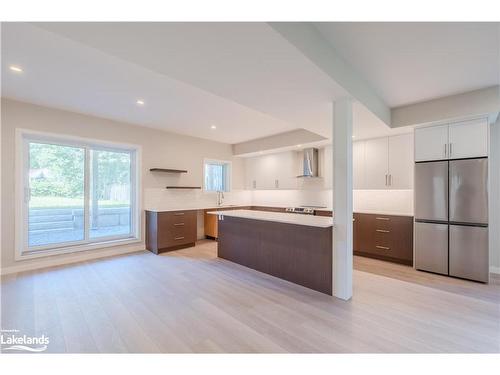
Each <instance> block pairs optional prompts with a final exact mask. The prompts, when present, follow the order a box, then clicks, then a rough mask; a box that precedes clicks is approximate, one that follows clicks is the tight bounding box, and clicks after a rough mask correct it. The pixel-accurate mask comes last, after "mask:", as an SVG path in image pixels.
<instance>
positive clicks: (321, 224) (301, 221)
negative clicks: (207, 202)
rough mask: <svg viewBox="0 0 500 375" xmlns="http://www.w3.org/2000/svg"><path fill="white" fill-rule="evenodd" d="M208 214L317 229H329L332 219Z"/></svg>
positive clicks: (249, 212) (265, 213)
mask: <svg viewBox="0 0 500 375" xmlns="http://www.w3.org/2000/svg"><path fill="white" fill-rule="evenodd" d="M208 214H211V215H220V216H228V217H236V218H242V219H251V220H261V221H272V222H276V223H284V224H295V225H304V226H309V227H318V228H329V227H332V226H333V218H331V217H325V216H314V215H302V214H293V213H282V212H269V211H254V210H226V211H210V212H208Z"/></svg>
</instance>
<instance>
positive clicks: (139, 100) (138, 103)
mask: <svg viewBox="0 0 500 375" xmlns="http://www.w3.org/2000/svg"><path fill="white" fill-rule="evenodd" d="M135 103H136V104H137V105H144V100H142V99H137V101H136V102H135Z"/></svg>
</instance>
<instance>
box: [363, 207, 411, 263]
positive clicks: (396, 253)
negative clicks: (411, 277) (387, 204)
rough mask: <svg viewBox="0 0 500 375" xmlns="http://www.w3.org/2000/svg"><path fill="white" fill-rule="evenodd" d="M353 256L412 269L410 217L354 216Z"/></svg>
mask: <svg viewBox="0 0 500 375" xmlns="http://www.w3.org/2000/svg"><path fill="white" fill-rule="evenodd" d="M353 236H354V237H353V250H354V255H361V256H366V257H370V258H375V259H382V260H388V261H391V262H396V263H401V264H407V265H410V266H411V265H413V217H412V216H395V215H377V214H363V213H355V214H354V222H353Z"/></svg>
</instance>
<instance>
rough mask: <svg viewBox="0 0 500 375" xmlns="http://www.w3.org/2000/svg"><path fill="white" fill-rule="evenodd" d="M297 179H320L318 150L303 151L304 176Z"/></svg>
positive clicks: (308, 149) (306, 149)
mask: <svg viewBox="0 0 500 375" xmlns="http://www.w3.org/2000/svg"><path fill="white" fill-rule="evenodd" d="M297 177H299V178H303V177H318V149H317V148H305V149H304V150H303V151H302V174H301V175H299V176H297Z"/></svg>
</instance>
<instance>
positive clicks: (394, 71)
mask: <svg viewBox="0 0 500 375" xmlns="http://www.w3.org/2000/svg"><path fill="white" fill-rule="evenodd" d="M470 25H472V26H467V25H465V26H464V25H463V24H459V25H442V24H440V25H432V26H430V25H428V24H418V25H412V24H410V25H406V24H399V26H397V24H315V26H316V27H318V29H319V30H320V31H321V32H322V33H323V34H324V35H325V36H326V37H327V38H328V40H329V42H330V43H333V44H334V45H335V49H336V50H337V51H339V52H340V53H342V54H344V57H345V58H346V59H347V60H348V61H349V62H350V63H351V64H352V65H354V66H355V67H356V68H357V69H359V71H360V72H361V73H362V74H363V75H365V78H366V79H367V80H368V81H369V82H370V83H371V84H372V85H373V87H374V88H375V89H376V90H377V91H378V92H379V93H380V94H381V96H382V97H383V98H384V99H385V100H386V101H387V103H388V104H390V105H399V104H404V103H408V102H413V101H422V100H426V99H429V98H431V97H437V96H442V95H447V94H450V93H456V92H461V91H467V90H469V89H475V88H479V87H484V86H489V85H493V84H496V83H498V75H497V77H496V81H495V80H494V77H493V76H494V74H493V70H495V69H494V68H493V65H494V64H495V56H494V51H495V48H493V47H492V45H491V43H493V42H494V41H495V38H494V36H493V37H492V35H491V32H492V30H494V29H495V27H498V25H493V24H481V25H477V24H470ZM474 25H475V26H474ZM495 35H496V37H497V38H498V34H495ZM374 36H375V37H374ZM459 40H463V41H464V42H463V45H461V44H460V43H459ZM497 45H498V43H497ZM427 48H428V50H427ZM471 55H472V56H471ZM496 58H498V51H497V56H496ZM11 64H14V65H20V66H22V67H23V69H24V72H23V73H22V74H14V73H12V72H10V71H9V69H8V67H9V65H11ZM469 72H474V74H469ZM496 72H497V73H498V63H497V70H496ZM345 95H348V94H347V93H346V92H345V90H343V89H342V88H341V87H339V86H338V84H336V82H334V81H333V79H332V78H331V77H329V76H328V75H327V74H325V73H324V72H322V71H321V70H320V69H318V67H317V66H316V65H314V64H313V63H312V62H311V61H310V60H309V59H308V58H306V57H305V56H304V55H303V54H302V53H301V52H299V50H297V49H296V48H295V47H294V46H292V45H291V44H290V43H289V42H288V41H286V40H285V39H284V38H283V37H282V36H281V35H280V34H278V33H277V32H276V31H275V30H274V29H273V28H272V27H270V26H269V25H267V24H266V23H42V24H27V23H8V24H5V23H4V24H2V96H6V97H11V98H15V99H19V100H23V101H27V102H33V103H36V104H41V105H46V106H51V107H56V108H62V109H67V110H72V111H76V112H82V113H88V114H92V115H96V116H101V117H105V118H110V119H115V120H119V121H125V122H129V123H134V124H138V125H144V126H148V127H154V128H159V129H164V130H169V131H174V132H178V133H182V134H187V135H193V136H198V137H202V138H207V139H212V140H217V141H221V142H226V143H239V142H244V141H247V140H250V139H255V138H260V137H264V136H267V135H272V134H277V133H281V132H285V131H289V130H293V129H297V128H304V129H307V130H309V131H312V132H316V133H318V134H320V135H322V136H325V137H330V135H331V122H332V118H331V102H332V101H333V100H334V99H335V98H337V97H342V96H345ZM139 98H140V99H143V100H145V102H146V105H145V106H143V107H139V106H137V105H136V104H135V101H136V100H137V99H139ZM211 125H216V126H217V129H216V130H211V129H210V126H211ZM409 130H410V129H408V128H402V129H397V130H393V129H390V128H388V127H387V126H386V125H385V124H384V123H382V122H381V121H380V120H378V119H377V118H376V117H375V116H374V115H373V114H372V113H371V112H369V111H368V110H367V109H366V108H365V107H363V106H362V105H361V104H360V103H355V105H354V135H355V137H356V138H357V139H361V138H370V137H376V136H383V135H388V134H394V133H400V132H407V131H409Z"/></svg>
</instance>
